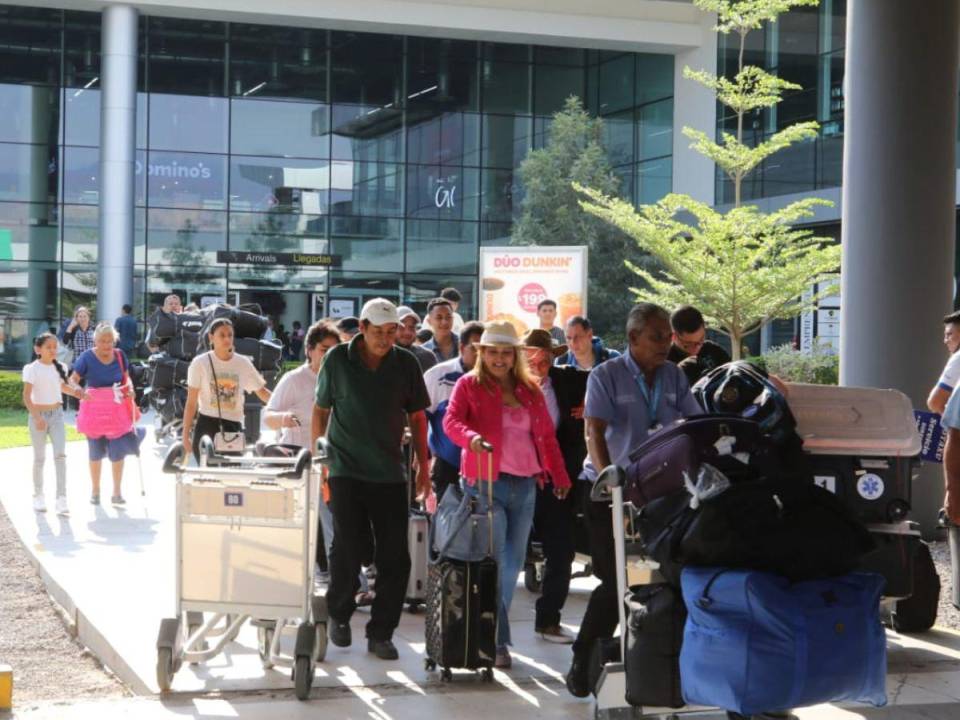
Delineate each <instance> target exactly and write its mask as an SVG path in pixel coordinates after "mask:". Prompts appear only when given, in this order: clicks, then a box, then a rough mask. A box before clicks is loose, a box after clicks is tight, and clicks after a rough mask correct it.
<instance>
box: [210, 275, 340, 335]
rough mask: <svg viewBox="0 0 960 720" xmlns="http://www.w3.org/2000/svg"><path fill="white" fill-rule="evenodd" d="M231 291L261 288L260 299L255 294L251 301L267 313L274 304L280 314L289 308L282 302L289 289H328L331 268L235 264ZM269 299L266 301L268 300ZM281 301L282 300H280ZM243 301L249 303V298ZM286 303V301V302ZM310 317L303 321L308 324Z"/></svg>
mask: <svg viewBox="0 0 960 720" xmlns="http://www.w3.org/2000/svg"><path fill="white" fill-rule="evenodd" d="M228 277H229V280H230V290H243V289H249V290H261V291H263V293H262V294H261V293H258V294H260V295H261V297H259V298H254V297H251V299H250V301H251V302H258V301H259V303H260V304H261V306H262V307H263V309H264V312H267V313H270V310H269V309H268V308H269V307H270V306H271V305H273V306H274V308H275V310H276V314H278V315H281V314H283V313H284V310H286V309H288V308H286V307H283V306H282V305H280V303H282V302H283V299H284V297H290V296H288V295H286V293H288V292H323V291H324V290H326V289H327V284H328V279H327V270H311V269H303V268H298V267H289V266H287V267H285V266H273V267H271V266H264V265H257V266H251V265H231V266H230V269H229V271H228ZM265 301H266V302H265ZM278 301H280V303H278ZM242 302H247V300H246V299H244V300H242ZM284 305H285V303H284ZM308 319H309V317H307V318H303V317H301V318H300V322H301V323H302V324H303V325H304V326H307V325H309V322H304V320H308Z"/></svg>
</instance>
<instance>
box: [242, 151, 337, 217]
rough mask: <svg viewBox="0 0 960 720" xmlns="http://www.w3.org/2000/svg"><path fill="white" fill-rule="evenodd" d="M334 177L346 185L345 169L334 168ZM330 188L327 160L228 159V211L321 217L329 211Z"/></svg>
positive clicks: (328, 163)
mask: <svg viewBox="0 0 960 720" xmlns="http://www.w3.org/2000/svg"><path fill="white" fill-rule="evenodd" d="M342 164H344V163H340V164H338V165H342ZM348 169H350V168H348ZM333 175H334V181H335V182H341V183H344V182H346V180H345V179H344V178H343V176H344V168H342V167H335V168H334V173H333ZM351 179H352V176H351ZM329 188H330V162H329V161H327V160H280V159H271V158H256V157H240V156H233V157H232V158H231V159H230V209H231V210H241V211H246V210H287V211H288V212H296V213H306V214H317V215H324V214H326V213H327V212H328V210H329V192H328V191H329Z"/></svg>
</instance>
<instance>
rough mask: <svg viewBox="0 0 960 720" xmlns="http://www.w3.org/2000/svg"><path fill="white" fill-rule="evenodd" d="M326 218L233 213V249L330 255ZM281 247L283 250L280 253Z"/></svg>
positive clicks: (290, 213) (286, 213)
mask: <svg viewBox="0 0 960 720" xmlns="http://www.w3.org/2000/svg"><path fill="white" fill-rule="evenodd" d="M326 238H327V218H326V217H325V216H323V215H301V214H299V213H293V212H267V213H238V212H232V213H230V249H231V250H237V251H243V250H264V249H271V250H273V251H274V252H281V251H282V252H303V253H325V252H328V242H327V239H326ZM281 248H282V250H281Z"/></svg>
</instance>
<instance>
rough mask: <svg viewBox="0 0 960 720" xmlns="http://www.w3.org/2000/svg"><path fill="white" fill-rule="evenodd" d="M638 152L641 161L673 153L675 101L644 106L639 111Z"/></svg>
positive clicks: (662, 101)
mask: <svg viewBox="0 0 960 720" xmlns="http://www.w3.org/2000/svg"><path fill="white" fill-rule="evenodd" d="M637 115H638V117H637V121H638V122H637V152H638V154H639V156H640V159H641V160H647V159H649V158H655V157H662V156H664V155H671V154H672V153H673V100H672V99H670V100H661V101H660V102H656V103H653V104H651V105H644V106H643V107H642V108H640V109H639V110H638V111H637Z"/></svg>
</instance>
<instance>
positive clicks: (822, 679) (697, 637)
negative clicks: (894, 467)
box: [680, 567, 887, 715]
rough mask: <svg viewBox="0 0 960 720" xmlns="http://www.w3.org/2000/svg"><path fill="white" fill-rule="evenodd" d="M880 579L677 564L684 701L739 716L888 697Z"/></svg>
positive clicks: (877, 702) (880, 700)
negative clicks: (799, 577) (802, 576)
mask: <svg viewBox="0 0 960 720" xmlns="http://www.w3.org/2000/svg"><path fill="white" fill-rule="evenodd" d="M883 584H884V580H883V577H881V576H880V575H875V574H873V573H851V574H849V575H844V576H841V577H836V578H830V579H828V580H811V581H807V582H798V583H790V581H789V580H787V579H786V578H783V577H781V576H779V575H773V574H771V573H764V572H757V571H752V570H731V569H723V568H705V567H701V568H693V567H687V568H684V570H683V575H682V586H683V600H684V603H685V604H686V606H687V622H686V625H685V627H684V633H683V647H682V649H681V652H680V678H681V685H682V687H683V699H684V701H685V702H686V703H688V704H691V705H707V706H713V707H719V708H722V709H724V710H731V711H734V712H738V713H741V714H742V715H753V714H755V713H762V712H769V711H776V710H789V709H792V708H796V707H804V706H807V705H815V704H817V703H822V702H834V701H857V702H865V703H870V704H871V705H876V706H878V707H879V706H881V705H885V704H886V702H887V695H886V692H885V682H886V674H887V646H886V637H885V634H884V629H883V626H882V625H881V624H880V615H879V610H880V593H881V591H882V590H883Z"/></svg>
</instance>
